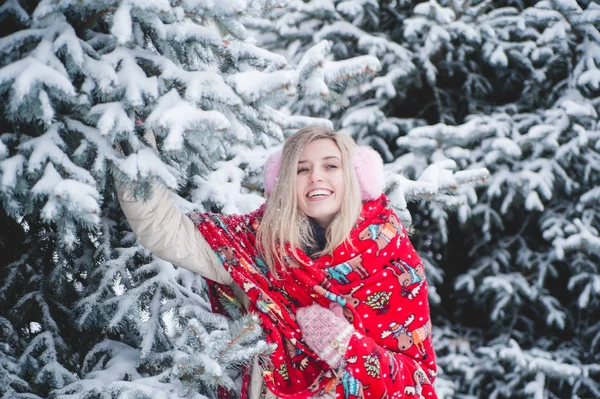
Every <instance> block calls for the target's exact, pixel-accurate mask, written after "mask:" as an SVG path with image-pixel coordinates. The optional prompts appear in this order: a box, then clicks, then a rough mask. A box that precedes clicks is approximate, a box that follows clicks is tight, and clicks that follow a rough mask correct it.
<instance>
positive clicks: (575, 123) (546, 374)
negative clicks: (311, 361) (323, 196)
mask: <svg viewBox="0 0 600 399" xmlns="http://www.w3.org/2000/svg"><path fill="white" fill-rule="evenodd" d="M599 29H600V6H599V5H598V4H596V3H594V2H593V1H590V0H578V1H575V0H542V1H528V0H437V1H436V0H430V1H424V2H420V1H418V0H414V1H413V0H381V1H375V0H313V1H309V0H306V1H299V0H295V1H291V0H221V1H213V0H181V1H174V0H173V1H170V0H122V1H117V0H94V1H91V0H77V1H75V0H60V1H59V0H42V1H35V0H6V1H4V2H3V3H2V4H1V5H0V94H1V95H2V101H1V103H0V201H1V203H2V207H1V208H0V226H1V228H0V253H1V255H0V265H1V268H0V397H2V398H28V399H30V398H65V399H66V398H73V399H74V398H86V399H92V398H94V399H95V398H107V399H108V398H117V397H118V398H185V397H187V398H204V397H209V398H214V397H215V395H216V391H217V386H221V387H222V389H230V390H231V391H232V392H233V393H234V395H235V393H236V392H239V378H238V377H239V366H240V365H242V364H245V363H246V362H248V361H250V360H251V358H252V356H253V355H254V353H256V351H261V350H265V348H264V347H263V346H261V345H262V344H261V341H260V329H258V328H254V329H253V328H250V327H252V326H253V325H254V323H256V320H254V319H253V318H251V317H242V315H234V317H233V318H225V317H223V316H217V315H214V314H211V313H209V312H208V311H207V309H208V308H209V307H208V303H207V299H206V291H205V290H206V286H205V283H204V281H203V280H202V278H200V277H198V276H197V275H194V274H193V273H191V272H188V271H186V270H183V269H181V268H175V267H173V266H172V265H171V264H170V263H167V262H165V261H162V260H160V259H158V258H156V257H153V256H152V255H151V254H150V253H148V251H146V250H145V249H144V248H142V247H141V246H140V245H139V244H138V243H136V240H135V237H134V235H133V234H132V233H131V231H130V230H129V226H128V224H127V222H126V221H125V219H124V216H123V214H122V213H121V211H120V208H119V205H118V202H117V200H116V194H115V189H114V181H115V180H116V181H118V182H121V183H124V184H128V185H129V186H130V187H132V188H133V189H134V190H135V192H136V194H137V195H139V196H140V198H144V197H148V196H151V195H152V193H151V184H150V182H151V181H152V180H153V179H157V180H159V181H160V182H162V183H163V184H165V185H167V186H168V187H170V188H171V189H172V190H173V192H174V193H176V201H177V204H178V206H179V207H181V209H182V210H184V211H190V210H201V211H208V210H210V211H218V212H222V213H227V214H229V213H243V212H248V211H251V210H253V209H255V208H256V207H257V206H259V205H260V204H261V203H262V202H263V201H264V200H263V196H262V166H263V164H264V161H265V159H266V157H267V156H268V155H269V154H270V153H272V152H273V151H275V150H276V149H278V148H280V146H281V143H282V141H283V139H284V138H285V137H286V136H287V135H289V134H290V133H292V132H294V131H295V130H297V129H298V128H300V127H302V126H304V125H306V124H320V125H324V126H328V127H331V128H334V129H341V130H344V131H346V132H348V133H349V134H351V135H352V136H353V137H354V138H355V140H356V141H357V142H358V143H359V144H363V145H370V146H372V147H373V148H375V149H376V150H377V151H378V152H379V153H380V154H381V155H382V157H383V159H384V161H385V164H386V165H385V168H386V175H387V182H388V185H387V187H386V193H387V194H388V195H389V197H390V198H391V200H392V204H393V205H394V207H395V208H396V209H397V210H398V212H399V215H400V216H401V219H402V220H403V222H404V223H405V224H406V225H407V226H410V228H411V230H412V231H413V233H412V240H413V243H414V244H415V246H416V247H417V249H418V251H419V253H420V254H421V256H422V257H423V260H424V261H425V263H426V267H427V270H428V276H429V284H430V288H431V289H430V302H431V312H432V317H433V324H434V332H433V339H434V342H435V347H436V351H437V357H438V364H439V368H440V371H439V375H438V379H437V381H436V388H437V391H438V394H439V396H440V398H441V399H447V398H461V399H467V398H494V399H496V398H535V399H542V398H549V399H553V398H599V397H600V383H599V381H600V234H599V229H600V213H599V211H598V210H597V209H598V208H599V205H600V123H599V118H598V112H599V111H600V100H599V95H600V31H599ZM144 129H151V130H152V131H153V132H154V133H155V135H156V139H157V142H158V149H159V151H155V150H154V149H153V148H152V147H151V146H150V145H149V143H148V142H146V141H145V140H144V139H142V135H143V132H144ZM117 145H118V147H119V148H121V149H122V153H121V152H119V151H117V150H116V149H115V148H116V147H117Z"/></svg>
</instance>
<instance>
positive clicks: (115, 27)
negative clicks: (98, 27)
mask: <svg viewBox="0 0 600 399" xmlns="http://www.w3.org/2000/svg"><path fill="white" fill-rule="evenodd" d="M110 33H112V34H113V35H114V36H115V37H116V38H117V42H118V43H119V44H120V45H124V44H126V43H127V42H129V41H130V40H131V39H132V37H133V30H132V21H131V5H130V4H128V3H127V2H123V3H121V4H120V5H119V7H118V8H117V11H115V14H114V16H113V24H112V28H111V29H110Z"/></svg>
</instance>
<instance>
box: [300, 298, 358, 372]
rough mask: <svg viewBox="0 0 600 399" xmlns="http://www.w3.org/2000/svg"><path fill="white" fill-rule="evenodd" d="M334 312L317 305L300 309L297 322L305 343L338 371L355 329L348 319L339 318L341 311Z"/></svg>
mask: <svg viewBox="0 0 600 399" xmlns="http://www.w3.org/2000/svg"><path fill="white" fill-rule="evenodd" d="M338 306H339V305H338ZM334 310H336V311H335V312H332V311H331V310H329V309H326V308H324V307H322V306H320V305H317V304H314V305H310V306H307V307H304V308H301V309H298V311H297V313H296V320H297V321H298V325H300V328H301V329H302V336H303V337H304V342H306V344H307V345H308V346H309V347H310V348H311V349H312V350H313V351H315V353H316V354H317V355H318V356H319V357H320V358H321V360H323V361H325V362H326V363H327V364H328V365H329V366H330V367H331V368H333V369H337V368H338V367H339V366H340V364H341V362H342V359H343V358H344V355H345V354H346V349H347V348H348V343H349V342H350V338H352V334H353V333H354V327H353V326H352V325H351V324H350V323H348V321H347V320H346V318H344V317H343V316H342V317H340V316H338V315H339V314H341V312H340V311H339V310H341V309H334ZM336 313H337V314H338V315H336Z"/></svg>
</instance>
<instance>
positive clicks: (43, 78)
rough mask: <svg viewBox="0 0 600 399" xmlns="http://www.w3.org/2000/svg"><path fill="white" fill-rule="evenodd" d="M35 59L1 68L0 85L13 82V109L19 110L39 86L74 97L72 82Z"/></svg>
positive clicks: (31, 58)
mask: <svg viewBox="0 0 600 399" xmlns="http://www.w3.org/2000/svg"><path fill="white" fill-rule="evenodd" d="M65 75H66V73H65V74H62V73H59V72H58V71H57V70H56V69H54V68H53V67H50V66H48V65H46V64H44V63H42V62H41V61H39V60H37V59H36V58H33V57H27V58H24V59H22V60H19V61H16V62H13V63H11V64H8V65H6V66H5V67H3V68H0V85H1V84H4V83H8V82H10V81H13V83H12V89H13V93H14V96H12V97H11V99H10V100H11V103H10V105H11V108H12V109H17V108H18V107H19V105H20V103H21V102H22V101H23V100H24V98H25V97H26V96H27V95H29V94H30V92H31V91H32V90H34V89H35V88H36V87H38V85H43V86H44V87H47V88H51V89H53V90H57V91H62V92H63V93H64V95H66V96H74V95H75V89H74V88H73V85H72V84H71V81H70V80H69V79H68V78H67V77H66V76H65Z"/></svg>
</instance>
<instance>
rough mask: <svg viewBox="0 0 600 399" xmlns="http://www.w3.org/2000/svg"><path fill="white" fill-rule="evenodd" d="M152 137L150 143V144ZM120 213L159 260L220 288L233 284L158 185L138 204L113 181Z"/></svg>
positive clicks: (167, 191) (129, 191) (197, 233)
mask: <svg viewBox="0 0 600 399" xmlns="http://www.w3.org/2000/svg"><path fill="white" fill-rule="evenodd" d="M153 141H154V140H153V137H152V140H151V143H152V142H153ZM115 186H116V188H117V195H118V198H119V202H120V203H121V209H122V210H123V213H124V214H125V217H126V218H127V221H128V222H129V225H130V226H131V229H132V231H133V232H134V233H135V234H136V236H137V239H138V241H139V243H140V244H141V245H142V246H143V247H144V248H146V249H148V250H149V251H150V252H152V253H153V254H154V255H156V256H158V257H159V258H161V259H163V260H166V261H168V262H171V263H173V264H174V265H176V266H181V267H183V268H185V269H188V270H191V271H193V272H195V273H198V274H200V275H201V276H203V277H205V278H207V279H209V280H213V281H216V282H217V283H220V284H225V285H230V284H231V283H232V282H233V280H232V279H231V276H230V275H229V273H227V272H226V271H225V268H224V267H223V265H222V264H221V262H220V260H219V258H218V257H217V255H216V254H215V253H214V252H213V250H212V249H211V248H210V246H209V245H208V243H207V242H206V240H205V239H204V237H203V236H202V234H200V232H199V231H198V229H197V228H196V226H195V225H194V223H193V222H192V221H191V220H190V219H189V218H188V217H187V216H186V215H185V214H183V212H181V210H180V209H179V208H177V206H176V205H175V202H174V201H173V199H172V198H171V195H170V193H169V190H168V189H167V188H166V187H165V186H163V185H162V184H160V183H158V182H154V184H153V190H152V193H153V196H152V198H151V199H149V200H147V201H144V200H138V199H136V198H135V197H134V195H133V193H132V192H131V190H130V189H128V188H127V187H125V186H123V185H121V184H119V182H117V181H116V180H115Z"/></svg>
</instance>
